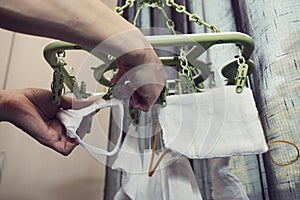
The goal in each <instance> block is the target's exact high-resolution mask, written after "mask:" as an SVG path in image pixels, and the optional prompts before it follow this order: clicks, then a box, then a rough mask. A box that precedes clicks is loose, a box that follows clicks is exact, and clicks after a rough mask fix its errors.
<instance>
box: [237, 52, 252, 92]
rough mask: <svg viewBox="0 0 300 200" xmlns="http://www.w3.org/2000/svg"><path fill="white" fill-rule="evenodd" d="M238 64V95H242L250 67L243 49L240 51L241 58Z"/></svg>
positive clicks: (238, 59)
mask: <svg viewBox="0 0 300 200" xmlns="http://www.w3.org/2000/svg"><path fill="white" fill-rule="evenodd" d="M237 64H238V69H237V74H236V77H235V85H236V93H242V92H243V89H244V87H245V82H246V79H247V74H248V68H249V66H248V64H247V63H246V59H245V58H244V56H243V55H242V50H241V49H240V53H239V57H238V58H237Z"/></svg>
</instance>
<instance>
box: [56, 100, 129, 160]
mask: <svg viewBox="0 0 300 200" xmlns="http://www.w3.org/2000/svg"><path fill="white" fill-rule="evenodd" d="M113 106H117V107H118V108H119V113H120V114H119V115H120V121H121V122H120V123H119V126H120V133H119V138H118V140H117V143H116V145H115V147H114V149H113V150H112V151H107V150H104V149H101V148H98V147H94V146H92V145H89V144H86V143H85V142H84V141H83V140H82V139H81V138H82V137H83V134H85V133H86V132H87V131H86V130H87V126H89V123H90V121H91V118H92V117H93V115H94V114H95V113H96V112H97V111H98V110H101V109H104V108H108V107H113ZM56 117H57V118H58V119H59V120H60V121H61V123H62V124H64V126H65V127H66V132H67V135H68V136H69V137H70V138H76V139H77V140H78V142H79V144H80V145H81V146H83V147H84V148H85V149H86V150H88V151H89V152H91V153H95V154H99V155H105V156H112V155H114V154H116V153H117V152H118V150H119V146H120V144H121V139H122V129H123V126H122V124H123V123H122V121H123V118H124V108H123V103H122V101H120V100H117V99H111V100H109V101H105V100H103V99H101V100H98V101H96V102H95V103H94V104H92V105H90V106H88V107H85V108H82V109H79V110H73V109H69V110H60V111H59V112H58V113H57V115H56ZM79 130H80V131H79ZM77 133H78V134H77Z"/></svg>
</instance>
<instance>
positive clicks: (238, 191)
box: [210, 157, 249, 200]
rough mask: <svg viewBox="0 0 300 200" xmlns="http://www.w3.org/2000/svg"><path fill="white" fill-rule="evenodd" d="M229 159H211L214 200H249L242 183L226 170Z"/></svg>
mask: <svg viewBox="0 0 300 200" xmlns="http://www.w3.org/2000/svg"><path fill="white" fill-rule="evenodd" d="M229 160H230V158H229V157H226V158H213V159H211V160H210V163H211V172H212V173H211V174H212V189H213V190H212V198H213V199H214V200H233V199H234V200H249V198H248V196H247V194H246V192H245V190H244V188H243V185H242V183H241V182H240V181H239V180H238V179H237V178H236V177H235V176H234V175H233V174H232V173H230V171H229V169H228V165H229Z"/></svg>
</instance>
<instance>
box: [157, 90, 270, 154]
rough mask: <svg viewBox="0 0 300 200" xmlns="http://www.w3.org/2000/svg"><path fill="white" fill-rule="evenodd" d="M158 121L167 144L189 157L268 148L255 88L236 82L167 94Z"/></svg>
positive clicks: (250, 152) (258, 150)
mask: <svg viewBox="0 0 300 200" xmlns="http://www.w3.org/2000/svg"><path fill="white" fill-rule="evenodd" d="M159 121H160V124H161V126H162V129H163V133H164V134H163V139H164V144H165V146H166V147H167V148H170V149H172V150H173V151H176V152H179V153H180V154H183V155H185V156H187V157H189V158H212V157H230V156H233V155H246V154H259V153H263V152H266V151H267V149H268V148H267V145H266V142H265V138H264V135H263V130H262V127H261V124H260V121H259V118H258V112H257V109H256V106H255V102H254V98H253V95H252V91H251V90H250V89H248V88H245V89H244V91H243V93H241V94H237V93H236V92H235V86H225V87H222V88H216V89H211V90H209V91H206V92H203V93H195V94H183V95H173V96H168V97H167V106H166V107H164V108H162V109H161V111H160V115H159Z"/></svg>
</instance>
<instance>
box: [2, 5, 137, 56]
mask: <svg viewBox="0 0 300 200" xmlns="http://www.w3.org/2000/svg"><path fill="white" fill-rule="evenodd" d="M0 27H2V28H5V29H9V30H12V31H16V32H22V33H27V34H32V35H38V36H44V37H51V38H55V39H60V40H64V41H69V42H73V43H76V44H79V45H81V46H83V47H84V48H86V49H90V50H91V49H93V48H94V47H95V46H96V45H98V44H99V43H101V42H102V41H104V40H106V39H108V38H109V37H111V36H114V35H117V34H119V33H121V32H124V31H128V30H132V29H135V27H134V26H133V25H132V24H130V23H129V22H127V21H126V20H125V19H123V18H122V17H120V16H119V15H118V14H116V13H114V12H113V11H112V10H110V9H109V8H108V7H107V6H106V5H104V4H103V3H101V2H100V1H99V0H64V1H61V0H49V1H41V0H0Z"/></svg>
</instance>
